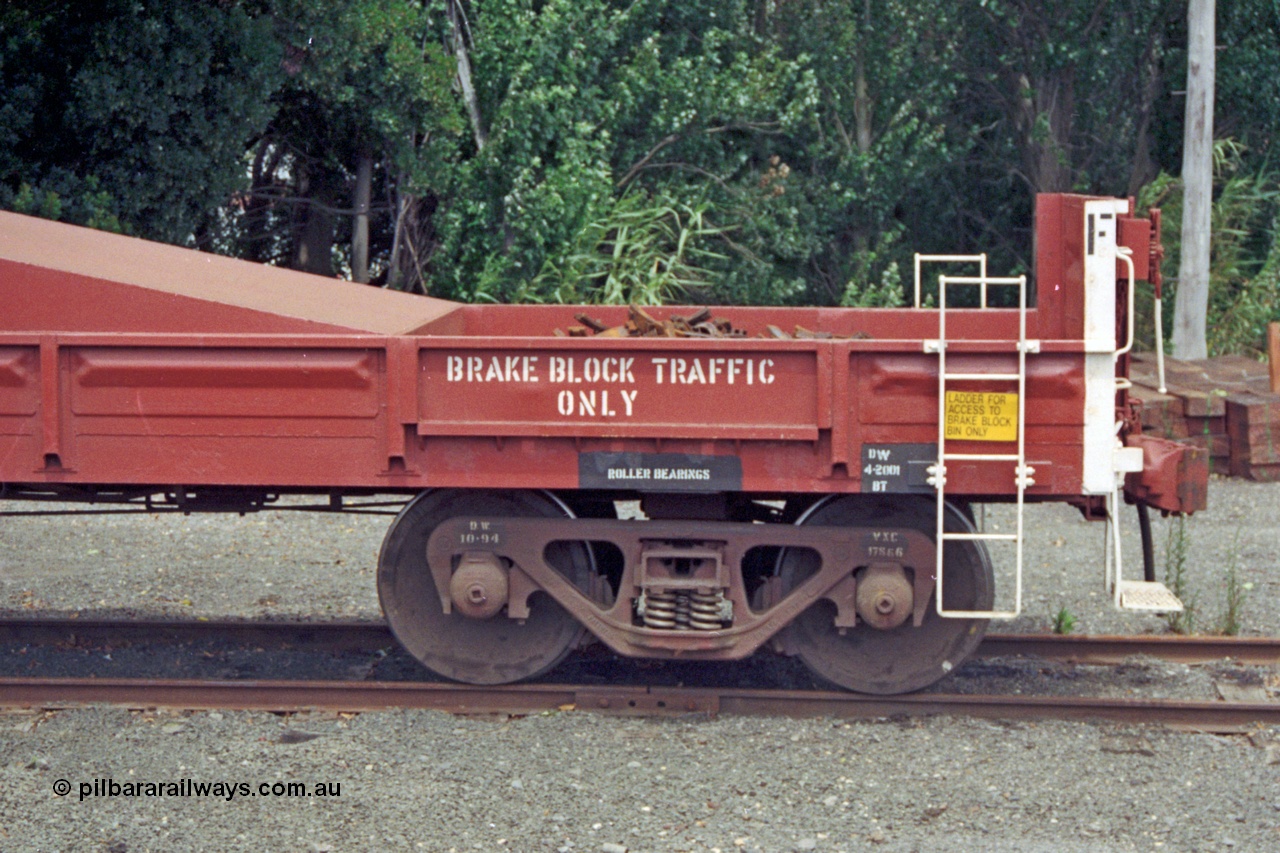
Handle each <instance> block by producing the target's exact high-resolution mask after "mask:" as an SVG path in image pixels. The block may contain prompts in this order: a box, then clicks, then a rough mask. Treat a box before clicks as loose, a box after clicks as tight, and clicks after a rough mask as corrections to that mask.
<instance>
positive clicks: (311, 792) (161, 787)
mask: <svg viewBox="0 0 1280 853" xmlns="http://www.w3.org/2000/svg"><path fill="white" fill-rule="evenodd" d="M77 790H78V792H79V794H80V801H81V802H84V801H85V800H87V799H90V798H94V797H209V798H213V799H221V800H226V801H227V802H231V801H232V800H234V799H236V798H237V797H341V796H342V783H341V782H329V781H323V782H315V783H308V782H262V783H260V784H257V785H255V784H253V783H251V782H198V781H196V780H195V779H178V780H174V781H168V782H117V781H116V780H115V779H112V778H109V777H108V778H106V779H94V780H92V781H89V782H80V783H78V785H77ZM71 791H72V785H71V783H70V782H69V781H67V780H66V779H58V780H57V781H56V782H54V783H53V793H54V794H56V795H57V796H59V797H65V796H66V795H67V794H70V793H71Z"/></svg>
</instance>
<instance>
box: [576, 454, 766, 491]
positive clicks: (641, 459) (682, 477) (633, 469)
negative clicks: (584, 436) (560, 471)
mask: <svg viewBox="0 0 1280 853" xmlns="http://www.w3.org/2000/svg"><path fill="white" fill-rule="evenodd" d="M578 487H579V488H582V489H637V490H639V491H642V492H722V491H739V490H741V489H742V460H741V459H739V458H738V457H737V456H701V455H697V454H690V453H610V452H598V453H579V454H578Z"/></svg>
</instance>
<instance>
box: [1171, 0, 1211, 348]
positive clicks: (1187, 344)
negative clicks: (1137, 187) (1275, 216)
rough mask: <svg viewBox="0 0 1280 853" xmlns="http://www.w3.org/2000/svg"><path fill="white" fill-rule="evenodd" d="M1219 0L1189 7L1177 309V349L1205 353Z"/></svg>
mask: <svg viewBox="0 0 1280 853" xmlns="http://www.w3.org/2000/svg"><path fill="white" fill-rule="evenodd" d="M1214 11H1215V0H1190V4H1189V6H1188V7H1187V30H1188V45H1187V114H1186V120H1185V124H1184V125H1183V131H1182V187H1183V201H1182V253H1181V260H1180V264H1179V267H1178V293H1177V299H1176V301H1175V303H1174V309H1173V354H1174V356H1175V357H1176V358H1205V357H1207V356H1208V347H1207V346H1206V343H1205V326H1206V324H1207V317H1208V313H1209V229H1210V218H1211V215H1212V212H1213V207H1212V203H1213V86H1214V81H1213V77H1214V51H1213V47H1214V45H1213V43H1214Z"/></svg>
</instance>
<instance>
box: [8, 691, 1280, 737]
mask: <svg viewBox="0 0 1280 853" xmlns="http://www.w3.org/2000/svg"><path fill="white" fill-rule="evenodd" d="M89 703H106V704H113V705H123V706H128V707H133V708H154V707H177V708H186V709H210V708H218V709H242V710H261V711H273V712H290V711H301V710H329V711H346V712H353V713H358V712H366V711H377V710H384V709H388V708H421V709H435V710H441V711H448V712H450V713H454V714H534V713H542V712H547V711H556V710H560V711H569V710H583V711H592V712H598V713H604V714H611V715H618V716H685V715H701V716H706V717H715V716H718V715H721V714H727V715H735V716H775V717H793V718H812V717H832V718H838V719H868V718H883V717H894V716H910V717H921V716H933V715H956V716H967V717H982V718H988V719H1013V720H1075V721H1098V720H1106V721H1113V722H1125V723H1162V724H1165V725H1170V726H1176V727H1180V728H1191V729H1198V730H1204V731H1240V730H1243V729H1247V728H1248V727H1251V726H1257V725H1277V724H1280V702H1203V701H1184V700H1170V699H1113V698H1092V697H1075V696H1071V697H1063V696H1020V695H1019V696H968V695H955V694H936V693H935V694H908V695H903V696H867V695H862V694H854V693H842V692H825V691H809V690H803V691H797V690H750V689H715V688H690V687H599V686H578V685H554V684H529V685H506V686H497V687H473V686H464V685H456V684H433V683H421V682H363V681H358V682H353V681H187V680H176V679H162V680H150V679H112V678H88V679H77V678H38V679H26V678H0V705H2V706H8V707H39V708H45V709H63V708H69V707H76V706H78V705H82V704H89Z"/></svg>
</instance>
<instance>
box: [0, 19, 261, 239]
mask: <svg viewBox="0 0 1280 853" xmlns="http://www.w3.org/2000/svg"><path fill="white" fill-rule="evenodd" d="M0 23H2V25H3V27H4V31H3V36H4V42H3V43H4V54H5V56H4V59H3V60H2V61H3V73H4V77H5V81H4V82H5V84H6V85H5V86H3V87H0V90H2V91H3V92H4V93H5V94H2V95H0V114H8V115H10V116H15V117H17V118H18V119H19V120H18V121H16V122H15V124H13V125H10V130H9V131H8V134H7V135H8V136H9V141H10V143H11V145H10V146H7V147H8V148H9V154H8V156H7V157H5V158H4V160H3V161H0V162H2V163H3V166H4V167H5V172H4V174H3V175H0V183H3V184H5V185H7V187H6V189H7V192H5V193H4V195H7V199H0V201H4V202H5V203H6V205H7V206H10V207H16V206H19V205H22V204H33V205H34V207H32V212H37V213H43V214H46V215H47V214H50V213H56V214H57V215H58V216H60V217H62V218H65V219H68V220H70V221H73V222H79V223H82V224H87V225H91V226H93V227H109V228H114V229H117V230H125V231H131V232H134V233H138V234H140V235H142V236H147V237H151V238H153V239H159V240H165V241H168V242H177V243H182V242H188V241H190V240H191V239H192V236H193V233H194V231H195V230H196V229H198V228H199V226H200V225H201V224H202V222H203V221H204V220H205V219H206V217H207V216H208V214H209V212H210V209H211V202H212V203H213V204H216V203H217V202H218V201H220V200H222V199H225V198H226V197H228V196H229V194H230V193H231V191H232V190H233V189H234V188H235V187H237V186H239V185H241V184H242V183H243V171H244V168H243V162H242V156H243V154H244V146H245V142H246V140H247V139H248V137H249V136H250V135H251V134H252V133H253V132H254V130H255V129H256V128H258V127H260V126H261V125H262V124H263V123H264V122H265V120H266V118H267V117H268V116H269V115H270V105H269V104H268V103H267V102H266V101H265V100H264V98H263V93H264V91H265V92H268V93H269V92H270V91H271V90H272V89H273V87H274V85H275V82H276V80H277V79H278V78H279V71H278V67H279V59H280V52H279V48H278V46H277V45H276V44H275V42H274V40H273V38H272V36H271V31H270V25H269V22H267V21H265V20H262V19H259V18H255V17H253V16H252V15H250V14H249V12H248V11H246V9H245V8H243V7H242V6H241V5H240V4H205V3H193V4H179V3H170V2H163V0H148V1H147V2H142V0H139V2H125V0H113V2H107V3H103V4H97V5H92V4H91V5H88V7H87V8H86V7H84V6H82V5H81V4H72V3H60V2H55V3H45V4H39V5H33V6H31V7H29V8H28V9H27V11H25V12H23V11H16V12H15V11H11V12H9V13H6V15H5V17H4V18H3V19H0ZM53 45H56V47H54V48H52V52H53V53H55V54H56V57H54V56H49V55H47V54H48V52H49V51H50V49H51V47H52V46H53ZM28 110H30V111H33V113H34V114H32V113H30V112H26V111H28ZM23 186H26V187H28V188H29V191H28V192H27V194H26V198H29V201H28V200H26V199H25V198H24V194H23V191H22V189H21V187H23ZM55 197H56V199H57V201H56V203H55V202H54V201H53V199H54V198H55Z"/></svg>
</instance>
